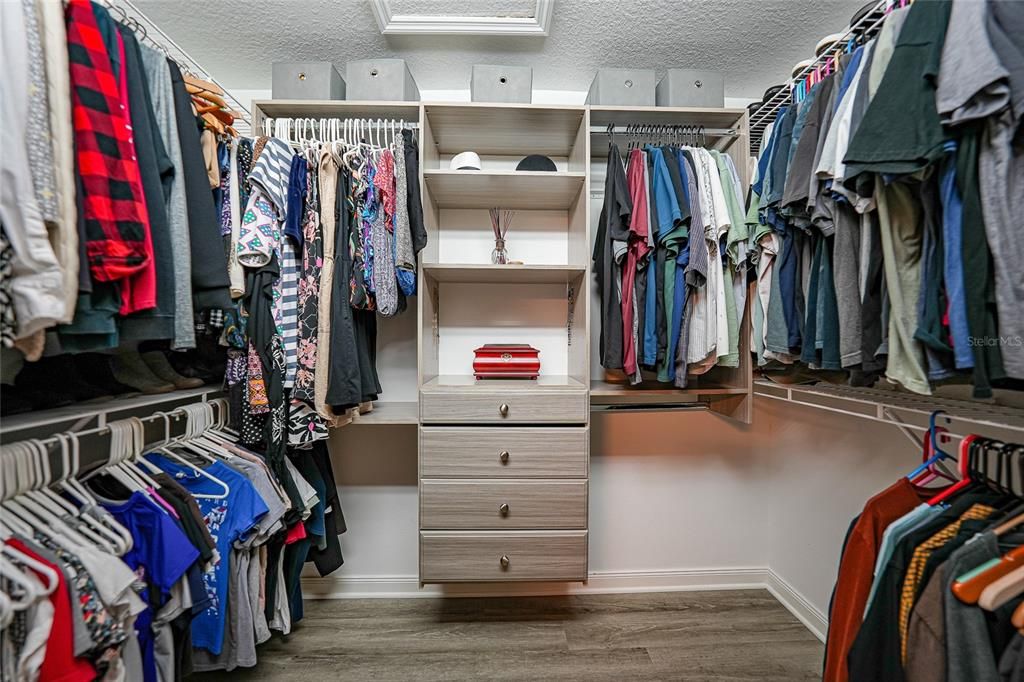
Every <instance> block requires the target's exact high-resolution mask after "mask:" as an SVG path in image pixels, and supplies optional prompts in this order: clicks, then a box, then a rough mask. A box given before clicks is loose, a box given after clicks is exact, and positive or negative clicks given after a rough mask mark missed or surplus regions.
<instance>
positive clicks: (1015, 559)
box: [953, 547, 1024, 604]
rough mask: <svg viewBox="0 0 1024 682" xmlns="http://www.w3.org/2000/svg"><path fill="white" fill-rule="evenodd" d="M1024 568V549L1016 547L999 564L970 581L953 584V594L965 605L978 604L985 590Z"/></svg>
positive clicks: (957, 581)
mask: <svg viewBox="0 0 1024 682" xmlns="http://www.w3.org/2000/svg"><path fill="white" fill-rule="evenodd" d="M1022 566H1024V547H1015V548H1013V549H1012V550H1010V551H1009V553H1007V554H1006V555H1005V556H1003V558H1002V559H1001V560H1000V561H999V563H998V564H995V565H994V566H992V567H991V568H989V569H988V570H985V571H982V572H981V573H979V574H978V575H976V576H972V577H971V578H970V579H969V580H965V581H963V582H960V581H959V580H956V581H954V582H953V594H955V595H956V598H957V599H959V600H960V601H962V602H963V603H965V604H977V603H978V599H980V598H981V594H982V593H983V592H984V591H985V589H986V588H987V587H988V586H989V585H991V584H993V583H994V582H996V581H997V580H999V579H1000V578H1002V577H1004V576H1006V575H1009V574H1010V573H1013V572H1014V571H1016V570H1017V569H1019V568H1021V567H1022Z"/></svg>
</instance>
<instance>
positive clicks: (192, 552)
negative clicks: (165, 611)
mask: <svg viewBox="0 0 1024 682" xmlns="http://www.w3.org/2000/svg"><path fill="white" fill-rule="evenodd" d="M103 507H104V508H105V509H106V510H107V511H108V512H110V514H111V515H112V516H113V517H114V518H115V519H117V521H118V523H120V524H121V525H122V526H124V527H125V528H127V529H128V532H129V533H131V536H132V548H131V549H130V550H129V551H128V553H127V554H125V555H124V556H123V557H121V560H122V561H124V562H125V564H127V565H128V567H129V568H131V569H132V570H133V571H135V574H136V575H137V576H138V577H139V578H140V579H141V580H143V581H144V582H145V584H146V588H145V589H144V590H143V591H142V593H141V594H140V595H139V596H140V597H141V598H142V601H143V602H145V603H146V609H145V610H144V611H142V613H140V614H139V616H138V618H137V619H136V621H135V630H136V631H137V632H138V633H139V635H138V640H139V650H140V651H141V653H142V673H143V678H144V680H145V682H156V680H157V670H156V659H155V658H154V655H153V630H152V627H151V625H152V623H153V609H152V608H151V607H152V606H154V605H158V604H162V603H163V601H164V596H165V595H167V594H168V593H169V592H170V590H171V587H172V586H173V585H174V583H176V582H178V580H179V579H180V578H181V576H183V575H184V574H185V572H186V571H187V570H188V569H189V567H190V566H192V564H194V563H195V562H196V560H197V559H199V550H197V549H196V548H195V547H194V546H193V545H192V543H191V542H189V540H188V536H186V535H185V532H184V531H182V530H181V529H180V528H179V527H178V525H177V524H176V523H175V522H174V519H172V518H171V517H170V515H169V514H168V513H167V512H166V511H165V510H163V509H161V508H159V507H157V506H156V504H155V503H154V502H153V501H152V500H151V499H149V497H148V496H147V495H146V494H145V493H142V492H134V493H132V496H131V497H129V498H128V500H127V501H126V502H122V503H121V504H110V503H103ZM151 589H155V590H157V591H158V592H159V594H150V590H151Z"/></svg>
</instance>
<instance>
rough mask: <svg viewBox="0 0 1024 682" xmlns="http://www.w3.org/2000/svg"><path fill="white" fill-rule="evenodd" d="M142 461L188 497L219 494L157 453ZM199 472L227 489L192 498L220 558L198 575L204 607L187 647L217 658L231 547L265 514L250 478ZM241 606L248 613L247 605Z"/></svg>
mask: <svg viewBox="0 0 1024 682" xmlns="http://www.w3.org/2000/svg"><path fill="white" fill-rule="evenodd" d="M146 459H148V460H150V461H151V462H153V464H155V465H157V466H158V467H160V468H161V469H163V470H164V471H166V472H167V473H168V474H170V475H171V476H173V477H174V480H175V481H177V482H178V483H180V484H181V485H182V487H184V488H185V489H186V490H188V491H189V492H190V493H192V494H193V495H194V494H200V495H221V494H223V492H224V489H223V488H221V487H220V486H219V485H217V483H216V482H214V481H211V480H210V479H208V478H206V477H205V476H202V475H201V474H199V473H198V472H196V471H195V470H194V469H192V468H190V467H187V466H185V465H183V464H179V463H178V462H176V461H174V460H171V459H168V458H166V457H163V456H161V455H157V454H149V455H146ZM203 471H205V472H206V473H208V474H210V475H211V476H213V477H215V478H217V479H219V480H221V481H223V482H224V483H225V484H226V485H227V486H228V488H229V489H230V490H229V492H228V494H227V497H224V498H219V499H218V498H206V497H197V498H196V503H197V504H198V505H199V511H201V512H202V513H203V520H205V521H206V527H207V528H208V529H209V531H210V535H211V536H213V541H214V543H215V544H216V545H217V553H218V554H219V555H220V556H219V558H218V559H217V561H216V562H215V563H214V564H213V565H212V566H209V567H208V568H207V570H206V571H205V572H204V573H203V587H204V588H205V589H206V598H207V599H209V603H208V604H207V606H206V609H204V610H203V612H202V613H200V614H199V615H197V616H196V617H195V619H194V620H193V621H192V646H194V647H201V648H203V649H206V650H207V651H209V652H210V653H212V654H214V655H215V656H216V655H219V654H220V652H221V649H222V648H223V646H224V624H225V619H226V618H227V615H228V609H229V608H231V605H229V604H228V581H229V578H230V572H229V568H230V567H229V564H228V562H229V557H230V556H231V545H232V543H234V542H235V541H236V540H240V539H243V538H244V537H245V536H246V535H247V534H248V533H249V532H251V531H253V530H254V529H255V527H256V522H257V521H258V520H259V518H260V517H261V516H263V515H264V514H266V513H267V511H268V510H267V505H266V503H265V502H264V501H263V498H262V497H260V495H259V493H258V492H256V488H255V487H253V485H252V483H250V482H249V479H247V478H246V477H245V476H243V475H242V474H240V473H238V472H237V471H235V470H234V469H232V468H231V467H229V466H227V465H226V464H223V463H221V462H213V463H212V464H210V465H208V466H204V467H203ZM242 606H245V607H246V608H248V605H242Z"/></svg>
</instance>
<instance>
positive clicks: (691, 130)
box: [590, 123, 740, 137]
mask: <svg viewBox="0 0 1024 682" xmlns="http://www.w3.org/2000/svg"><path fill="white" fill-rule="evenodd" d="M609 133H611V134H613V135H627V136H628V135H637V136H639V137H650V136H652V135H653V136H654V137H668V136H673V135H679V136H683V137H685V136H686V135H687V134H694V135H701V134H703V135H704V136H706V137H739V136H740V131H739V130H737V129H736V128H705V127H703V126H699V125H674V124H658V123H651V124H646V123H638V124H636V125H635V126H634V125H612V126H590V134H591V135H601V134H604V135H607V134H609Z"/></svg>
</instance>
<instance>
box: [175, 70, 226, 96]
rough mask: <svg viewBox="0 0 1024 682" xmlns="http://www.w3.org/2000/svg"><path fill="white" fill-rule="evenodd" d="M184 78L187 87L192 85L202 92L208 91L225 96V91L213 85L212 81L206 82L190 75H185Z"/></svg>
mask: <svg viewBox="0 0 1024 682" xmlns="http://www.w3.org/2000/svg"><path fill="white" fill-rule="evenodd" d="M182 78H183V79H184V81H185V84H186V85H192V86H193V87H195V88H199V89H200V90H206V91H208V92H212V93H213V94H215V95H223V94H225V93H224V90H223V89H222V88H221V87H220V86H219V85H217V84H216V83H211V82H210V81H204V80H203V79H202V78H198V77H196V76H193V75H192V74H190V73H186V74H183V76H182Z"/></svg>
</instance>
